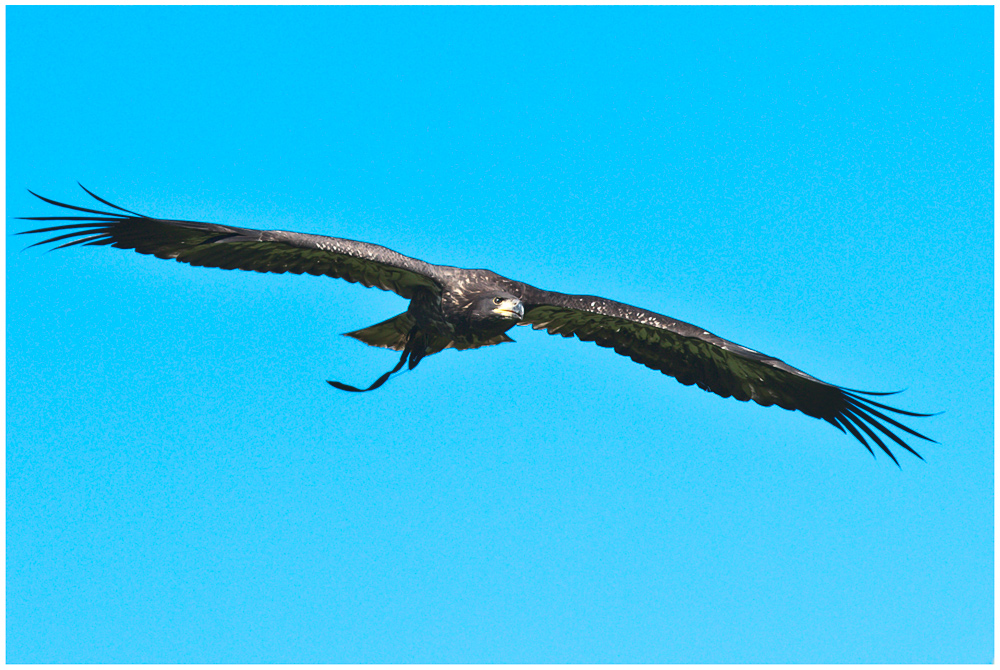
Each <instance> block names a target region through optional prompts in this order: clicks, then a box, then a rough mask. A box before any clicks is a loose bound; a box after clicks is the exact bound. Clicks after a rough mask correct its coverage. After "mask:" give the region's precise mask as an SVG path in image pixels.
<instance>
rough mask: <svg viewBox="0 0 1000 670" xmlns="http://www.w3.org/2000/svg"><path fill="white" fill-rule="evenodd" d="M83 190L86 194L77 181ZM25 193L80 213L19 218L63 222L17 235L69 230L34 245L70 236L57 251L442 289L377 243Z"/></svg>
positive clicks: (419, 267) (427, 267) (430, 274)
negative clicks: (126, 254)
mask: <svg viewBox="0 0 1000 670" xmlns="http://www.w3.org/2000/svg"><path fill="white" fill-rule="evenodd" d="M80 188H83V190H84V191H87V189H86V188H84V187H83V186H82V185H81V186H80ZM29 193H31V194H32V195H34V196H35V197H37V198H40V199H41V200H44V201H45V202H47V203H49V204H52V205H56V206H58V207H62V208H63V209H68V210H73V211H77V212H83V213H84V214H85V215H84V216H71V215H68V214H65V213H64V214H60V215H59V216H27V217H22V218H23V219H24V220H27V221H59V222H63V225H58V226H50V227H47V228H38V229H36V230H26V231H24V232H22V233H19V234H20V235H25V234H30V233H51V232H62V231H69V232H63V233H62V234H60V235H57V236H55V237H52V238H49V239H46V240H42V241H41V242H37V243H36V244H33V245H31V246H37V245H38V244H47V243H51V242H60V241H62V240H69V241H68V242H65V243H64V244H61V245H59V246H58V247H55V248H57V249H61V248H62V247H69V246H73V245H76V244H83V245H87V246H91V245H107V244H110V245H111V246H114V247H118V248H119V249H134V250H136V251H138V252H139V253H140V254H151V255H153V256H156V257H157V258H166V259H171V258H172V259H174V260H177V261H180V262H182V263H189V264H191V265H202V266H208V267H214V268H222V269H225V270H233V269H239V270H254V271H256V272H274V273H276V274H281V273H283V272H291V273H293V274H302V273H308V274H311V275H326V276H327V277H334V278H337V279H346V280H347V281H350V282H358V283H361V284H364V285H365V286H369V287H371V286H375V287H378V288H380V289H383V290H386V291H393V292H394V293H398V294H399V295H401V296H403V297H404V298H412V297H413V292H414V290H415V289H417V288H424V289H429V290H431V291H433V292H437V291H440V285H439V284H438V282H437V281H436V280H435V278H434V277H435V266H433V265H431V264H429V263H424V262H423V261H419V260H417V259H415V258H409V257H408V256H403V255H402V254H398V253H396V252H395V251H392V250H391V249H386V248H385V247H380V246H378V245H376V244H368V243H366V242H355V241H353V240H344V239H340V238H337V237H325V236H323V235H306V234H303V233H290V232H286V231H283V230H254V229H252V228H237V227H235V226H224V225H221V224H217V223H202V222H200V221H180V220H173V219H154V218H151V217H148V216H143V215H142V214H137V213H135V212H131V211H129V210H127V209H123V208H121V207H119V206H117V205H113V204H111V203H110V202H108V201H106V200H104V199H102V198H99V197H98V196H96V195H94V194H93V193H91V192H90V191H87V193H88V194H90V195H91V196H92V197H93V198H95V199H96V200H98V201H99V202H101V203H103V204H104V205H107V206H108V207H111V208H113V209H115V210H117V211H114V212H111V211H101V210H96V209H87V208H84V207H76V206H74V205H67V204H65V203H61V202H56V201H55V200H50V199H49V198H44V197H42V196H40V195H38V194H37V193H33V192H31V191H29Z"/></svg>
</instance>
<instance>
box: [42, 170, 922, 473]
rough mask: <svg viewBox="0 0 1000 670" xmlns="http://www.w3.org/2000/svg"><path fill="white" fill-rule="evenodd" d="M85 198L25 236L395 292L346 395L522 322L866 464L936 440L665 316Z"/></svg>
mask: <svg viewBox="0 0 1000 670" xmlns="http://www.w3.org/2000/svg"><path fill="white" fill-rule="evenodd" d="M81 188H82V187H81ZM84 190H85V191H87V189H84ZM87 193H88V194H90V195H91V196H92V197H94V198H95V199H96V200H98V201H99V202H101V203H102V204H104V205H106V206H108V207H111V208H112V209H114V210H116V211H102V210H96V209H88V208H84V207H76V206H74V205H68V204H64V203H61V202H56V201H55V200H50V199H48V198H43V197H42V196H38V195H37V194H33V195H36V196H37V197H38V198H41V199H42V200H44V201H45V202H47V203H50V204H52V205H56V206H58V207H62V208H64V209H68V210H74V211H77V212H82V213H83V214H84V215H83V216H80V215H74V216H70V215H66V214H61V215H59V216H44V217H43V216H36V217H24V218H26V219H28V220H32V221H57V222H61V224H62V225H57V226H50V227H46V228H39V229H36V230H29V231H24V233H48V232H56V231H58V232H60V234H59V235H57V236H55V237H52V238H49V239H46V240H43V241H41V242H38V243H37V244H45V243H52V242H61V241H63V240H67V241H66V242H64V243H63V244H61V245H59V247H56V248H62V247H69V246H73V245H78V244H81V245H87V246H93V245H111V246H114V247H118V248H120V249H134V250H135V251H137V252H139V253H142V254H151V255H153V256H156V257H157V258H165V259H174V260H177V261H180V262H182V263H188V264H190V265H200V266H207V267H217V268H223V269H229V270H231V269H240V270H254V271H256V272H274V273H279V274H280V273H284V272H291V273H294V274H302V273H308V274H312V275H325V276H328V277H334V278H338V279H346V280H347V281H350V282H358V283H361V284H363V285H365V286H369V287H371V286H374V287H377V288H381V289H383V290H386V291H393V292H395V293H397V294H399V295H400V296H402V297H404V298H407V299H408V300H410V306H409V309H407V311H406V312H404V313H402V314H399V315H397V316H395V317H393V318H391V319H388V320H386V321H383V322H382V323H378V324H375V325H373V326H369V327H368V328H363V329H361V330H357V331H354V332H352V333H347V335H349V336H351V337H354V338H356V339H358V340H361V341H362V342H365V343H367V344H370V345H372V346H377V347H386V348H389V349H394V350H397V351H402V356H401V357H400V360H399V363H398V364H397V365H396V367H395V368H393V369H392V370H390V371H389V372H387V373H385V374H384V375H382V377H380V378H379V379H378V380H376V381H375V383H373V384H372V385H371V386H369V387H368V388H367V389H358V388H355V387H353V386H348V385H346V384H342V383H340V382H329V383H330V384H331V385H333V386H335V387H336V388H339V389H342V390H348V391H361V390H372V389H375V388H378V387H379V386H381V385H382V384H383V383H384V382H385V381H386V380H387V379H388V378H389V376H390V375H391V374H393V373H394V372H396V371H398V370H400V369H401V368H402V367H403V365H404V364H407V363H408V364H409V367H410V368H411V369H412V368H413V367H415V366H416V365H417V364H418V363H419V362H420V360H421V359H422V358H423V357H424V356H429V355H431V354H435V353H437V352H439V351H442V350H444V349H447V348H454V349H459V350H462V349H475V348H478V347H484V346H490V345H494V344H499V343H501V342H510V341H512V340H511V339H510V338H509V337H508V336H507V335H506V332H507V331H508V330H509V329H510V328H511V327H513V326H514V325H515V324H520V325H530V326H532V327H533V328H535V329H536V330H541V329H544V330H546V331H547V332H549V333H551V334H553V335H556V334H558V335H562V336H563V337H573V336H575V337H577V338H579V339H580V340H583V341H585V342H595V343H596V344H597V345H598V346H602V347H608V348H613V349H614V350H615V351H616V352H617V353H619V354H621V355H623V356H628V357H629V358H631V359H632V360H634V361H636V362H637V363H642V364H643V365H645V366H647V367H649V368H652V369H654V370H659V371H661V372H663V373H664V374H667V375H670V376H672V377H675V378H676V379H677V380H678V381H679V382H681V383H682V384H686V385H692V384H696V385H698V386H699V387H700V388H702V389H705V390H706V391H711V392H712V393H716V394H718V395H720V396H722V397H724V398H728V397H733V398H736V399H737V400H743V401H747V400H753V401H754V402H756V403H758V404H760V405H764V406H768V405H778V406H779V407H783V408H785V409H789V410H799V411H801V412H803V413H805V414H808V415H809V416H813V417H817V418H820V419H823V420H825V421H827V422H829V423H831V424H832V425H834V426H836V427H837V428H839V429H840V430H841V431H845V432H849V433H850V434H851V435H853V436H854V437H855V438H857V439H858V440H859V441H860V442H861V443H862V444H863V445H864V446H865V447H866V448H867V449H868V450H869V451H870V452H872V453H873V454H874V452H873V451H872V448H871V446H869V443H868V441H869V440H870V441H872V442H874V443H875V444H876V445H878V446H879V447H881V448H882V450H883V451H885V453H887V454H888V455H889V457H890V458H892V459H893V461H896V458H895V456H894V455H893V454H892V451H891V450H890V449H889V448H888V446H887V445H886V443H885V441H884V438H886V437H887V438H889V440H891V441H892V442H895V443H896V444H898V445H899V446H901V447H903V448H904V449H906V450H907V451H909V452H911V453H912V454H914V455H915V456H917V457H918V458H919V457H920V455H919V454H917V452H916V451H914V450H913V449H912V448H910V446H909V445H908V444H907V443H906V442H905V441H904V440H903V439H902V438H901V437H900V436H899V435H897V434H896V432H894V431H903V432H905V433H908V434H910V435H912V436H914V437H918V438H920V439H923V440H928V441H933V440H930V439H929V438H927V437H925V436H923V435H921V434H920V433H918V432H916V431H914V430H912V429H911V428H908V427H907V426H904V425H903V424H901V423H900V422H899V421H897V420H896V419H894V418H892V417H890V416H888V415H887V414H886V412H891V413H895V414H901V415H906V416H916V417H921V416H929V415H927V414H918V413H916V412H907V411H904V410H900V409H896V408H893V407H889V406H887V405H883V404H881V403H879V402H875V401H874V400H871V399H870V398H866V397H864V396H880V395H888V394H885V393H873V392H866V391H853V390H849V389H845V388H841V387H839V386H835V385H833V384H828V383H826V382H823V381H820V380H819V379H816V378H815V377H811V376H810V375H807V374H806V373H804V372H802V371H801V370H797V369H796V368H793V367H791V366H790V365H787V364H786V363H784V362H782V361H780V360H778V359H776V358H772V357H770V356H767V355H765V354H762V353H760V352H757V351H754V350H752V349H747V348H746V347H743V346H740V345H738V344H735V343H733V342H729V341H727V340H724V339H722V338H720V337H717V336H715V335H713V334H712V333H709V332H708V331H706V330H703V329H701V328H699V327H697V326H692V325H691V324H688V323H684V322H682V321H677V320H675V319H671V318H669V317H666V316H663V315H662V314H657V313H655V312H650V311H648V310H644V309H640V308H638V307H633V306H631V305H625V304H623V303H619V302H615V301H613V300H607V299H605V298H599V297H596V296H583V295H566V294H563V293H554V292H551V291H543V290H541V289H537V288H535V287H533V286H529V285H528V284H524V283H522V282H519V281H514V280H511V279H507V278H506V277H501V276H500V275H498V274H496V273H494V272H490V271H489V270H467V269H463V268H456V267H449V266H446V265H431V264H429V263H425V262H423V261H420V260H417V259H415V258H410V257H408V256H403V255H402V254H399V253H396V252H395V251H392V250H391V249H387V248H385V247H381V246H378V245H375V244H368V243H366V242H355V241H353V240H345V239H340V238H335V237H325V236H322V235H307V234H303V233H292V232H286V231H281V230H255V229H251V228H240V227H235V226H228V225H221V224H215V223H203V222H199V221H184V220H173V219H156V218H151V217H147V216H144V215H142V214H137V213H135V212H131V211H129V210H126V209H123V208H121V207H118V206H117V205H113V204H111V203H110V202H107V201H106V200H103V199H102V198H99V197H98V196H96V195H94V194H93V193H90V191H87ZM22 234H23V233H22ZM32 246H35V245H32ZM866 438H867V439H866ZM897 464H898V462H897Z"/></svg>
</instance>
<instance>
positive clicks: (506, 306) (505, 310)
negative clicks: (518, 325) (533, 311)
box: [493, 300, 524, 321]
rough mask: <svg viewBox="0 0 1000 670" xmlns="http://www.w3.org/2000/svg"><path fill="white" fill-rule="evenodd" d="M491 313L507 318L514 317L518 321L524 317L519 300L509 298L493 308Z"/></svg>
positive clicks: (522, 306) (522, 307)
mask: <svg viewBox="0 0 1000 670" xmlns="http://www.w3.org/2000/svg"><path fill="white" fill-rule="evenodd" d="M493 313H494V314H499V315H501V316H505V317H507V318H508V319H516V320H518V321H520V320H521V319H523V318H524V305H522V304H521V303H520V302H514V301H513V300H509V301H507V302H504V303H503V304H502V305H500V306H499V307H497V308H496V309H495V310H493Z"/></svg>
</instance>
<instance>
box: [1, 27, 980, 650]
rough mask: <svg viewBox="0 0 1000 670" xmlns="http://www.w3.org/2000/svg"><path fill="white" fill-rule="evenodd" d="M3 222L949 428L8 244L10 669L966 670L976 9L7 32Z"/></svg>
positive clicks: (199, 275) (136, 260) (971, 511)
mask: <svg viewBox="0 0 1000 670" xmlns="http://www.w3.org/2000/svg"><path fill="white" fill-rule="evenodd" d="M6 11H7V214H8V217H11V216H20V215H28V216H30V215H46V214H51V213H53V212H52V210H51V208H49V207H48V206H46V205H45V204H44V203H41V202H39V201H36V200H34V199H33V198H32V197H31V196H30V195H28V193H27V192H26V190H25V189H27V188H31V189H32V190H36V191H38V192H40V193H42V194H44V195H48V196H49V197H54V198H57V199H63V200H69V201H71V202H75V203H77V204H87V198H86V195H85V194H84V193H83V192H82V191H80V190H79V189H78V188H77V187H76V185H75V184H76V182H77V181H80V182H82V183H83V184H84V185H86V186H87V187H88V188H90V189H92V190H94V191H95V192H97V193H98V194H100V195H102V196H104V197H106V198H108V199H110V200H111V201H112V202H116V203H118V204H121V205H123V206H125V207H128V208H130V209H134V210H138V211H140V212H143V213H148V214H151V215H156V216H161V217H166V218H170V217H174V218H190V219H201V220H209V221H218V222H227V223H235V224H238V225H244V226H249V227H259V228H278V229H286V230H297V231H304V232H312V233H319V234H328V235H334V236H338V237H347V238H351V239H359V240H365V241H370V242H375V243H379V244H383V245H386V246H389V247H390V248H393V249H395V250H397V251H400V252H402V253H405V254H408V255H412V256H416V257H418V258H421V259H423V260H426V261H429V262H434V263H443V264H448V265H458V266H465V267H487V268H490V269H492V270H495V271H497V272H499V273H501V274H503V275H506V276H509V277H512V278H515V279H519V280H522V281H526V282H528V283H531V284H534V285H536V286H540V287H543V288H547V289H551V290H557V291H563V292H569V293H592V294H597V295H601V296H605V297H609V298H613V299H616V300H619V301H622V302H626V303H630V304H635V305H639V306H642V307H645V308H648V309H652V310H654V311H657V312H661V313H664V314H668V315H670V316H672V317H675V318H678V319H681V320H684V321H689V322H691V323H695V324H697V325H699V326H702V327H704V328H707V329H708V330H710V331H712V332H714V333H716V334H718V335H720V336H722V337H725V338H727V339H731V340H733V341H736V342H739V343H741V344H744V345H746V346H749V347H751V348H754V349H757V350H760V351H764V352H767V353H769V354H771V355H774V356H776V357H778V358H781V359H782V360H785V361H786V362H788V363H790V364H792V365H795V366H796V367H800V368H802V369H803V370H805V371H807V372H809V373H810V374H813V375H815V376H817V377H819V378H821V379H824V380H827V381H830V382H834V383H837V384H841V385H844V386H847V387H851V388H861V389H871V390H896V389H901V388H905V389H906V392H905V393H903V394H902V395H900V396H897V397H896V399H895V402H896V404H898V405H899V406H902V407H905V408H908V409H912V410H916V411H930V412H937V411H940V412H943V413H942V414H941V415H939V416H936V417H933V418H928V419H915V420H913V421H912V422H911V425H913V426H914V427H916V428H917V429H918V430H920V431H922V432H924V433H926V434H927V435H929V436H931V437H933V438H934V439H936V440H937V441H938V442H939V444H926V443H924V444H920V445H915V446H918V449H919V451H920V452H921V453H922V454H923V455H924V457H925V458H926V460H927V462H926V463H922V462H920V461H919V460H917V459H916V458H914V457H912V456H910V455H908V454H901V455H900V461H901V465H902V467H901V468H896V467H895V466H894V465H893V464H892V462H891V461H890V460H889V459H888V458H886V457H884V456H881V457H879V458H878V459H876V460H872V458H871V456H870V455H869V454H868V452H867V451H865V449H864V448H863V447H862V446H860V445H859V444H857V443H856V442H855V441H854V440H853V439H851V438H849V437H847V436H845V435H843V434H841V433H840V432H838V431H837V430H835V429H833V428H832V427H831V426H829V425H827V424H825V423H824V422H821V421H817V420H814V419H811V418H809V417H806V416H804V415H802V414H801V413H793V412H786V411H783V410H779V409H777V408H766V409H765V408H761V407H759V406H756V405H753V404H746V403H740V402H737V401H734V400H732V399H729V400H724V399H721V398H719V397H716V396H714V395H711V394H708V393H705V392H702V391H700V390H698V389H696V388H690V387H684V386H681V385H680V384H678V383H677V382H676V381H674V380H672V379H670V378H668V377H665V376H663V375H661V374H658V373H655V372H653V371H651V370H648V369H646V368H644V367H642V366H638V365H636V364H634V363H632V362H630V361H629V360H627V359H625V358H622V357H619V356H616V355H614V354H613V353H612V352H610V351H608V350H604V349H599V348H598V347H595V346H593V345H591V344H585V343H581V342H578V341H575V340H572V341H571V340H564V339H562V338H557V337H551V336H548V335H545V334H543V333H541V332H534V331H531V330H530V329H525V328H517V329H515V330H514V331H513V332H512V333H511V334H512V336H513V337H514V339H515V340H517V343H516V344H505V345H502V346H497V347H491V348H488V349H482V350H478V351H472V352H454V351H448V352H445V353H442V354H440V355H437V356H433V357H431V358H429V359H426V360H425V361H424V362H423V363H421V365H420V367H419V368H417V369H416V370H414V371H412V372H407V373H404V374H403V375H401V376H400V377H398V378H396V379H393V380H392V381H391V382H390V383H389V384H387V385H386V386H385V387H383V388H382V389H380V390H378V391H377V392H373V393H369V394H363V395H360V396H355V395H351V394H345V393H341V392H337V391H335V390H333V389H331V388H330V387H329V386H328V385H327V384H325V383H324V380H326V379H339V380H343V381H347V382H348V383H354V384H362V383H364V384H367V383H368V382H370V381H371V380H373V379H374V378H375V377H376V376H377V375H378V374H380V373H381V372H382V371H384V370H386V369H388V368H389V367H391V366H392V364H393V363H394V362H395V356H394V355H392V354H391V352H386V351H383V350H379V349H373V348H370V347H366V346H365V345H363V344H361V343H359V342H356V341H354V340H351V339H349V338H344V337H340V336H339V335H338V334H339V333H343V332H347V331H350V330H355V329H358V328H361V327H364V326H367V325H370V324H372V323H375V322H378V321H381V320H383V319H385V318H387V317H389V316H392V315H394V314H397V313H399V312H401V311H403V309H405V302H404V301H403V300H401V299H400V298H398V297H397V296H395V295H392V294H388V293H382V292H380V291H376V290H373V289H369V290H366V289H363V288H361V287H359V286H356V285H351V284H348V283H346V282H341V281H335V280H331V279H326V278H313V277H296V276H287V277H286V276H273V275H267V276H265V275H258V274H255V273H240V272H225V271H221V270H210V269H203V268H191V267H187V266H183V265H181V264H178V263H172V262H165V261H161V260H157V259H153V258H149V257H141V256H139V255H136V254H132V253H125V252H121V251H117V250H113V249H110V248H74V249H69V250H61V251H58V252H53V253H45V252H44V251H41V250H39V249H32V250H29V251H23V248H24V246H26V244H27V243H29V242H30V240H26V239H25V238H15V237H11V236H10V233H12V232H14V231H17V230H23V229H25V228H26V227H27V225H26V223H25V222H19V221H15V220H12V219H10V218H8V237H7V256H6V262H7V275H6V276H7V405H6V409H7V459H6V467H7V471H6V472H7V482H6V483H7V508H6V511H7V547H6V550H7V584H6V586H7V631H6V632H7V660H8V661H10V662H17V663H33V662H55V663H75V662H92V663H101V662H154V663H164V662H166V663H170V662H174V663H186V662H262V663H264V662H495V661H496V662H515V663H519V662H637V663H648V662H669V663H684V662H706V663H717V662H730V663H739V662H818V663H829V662H854V663H857V662H912V663H921V662H938V663H941V662H979V663H984V662H990V661H991V660H992V658H993V593H994V588H993V289H992V287H993V195H994V194H993V116H992V111H993V33H992V29H993V9H992V8H991V7H973V8H968V7H966V8H931V7H923V8H916V9H914V8H764V9H760V8H688V7H683V8H681V7H675V8H624V7H622V8H596V7H593V8H563V9H554V8H236V9H234V8H207V7H202V8H193V7H174V8H148V7H143V8H97V7H91V8H79V7H74V8H64V7H9V8H7V10H6Z"/></svg>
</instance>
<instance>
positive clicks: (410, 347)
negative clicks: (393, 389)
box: [326, 327, 424, 393]
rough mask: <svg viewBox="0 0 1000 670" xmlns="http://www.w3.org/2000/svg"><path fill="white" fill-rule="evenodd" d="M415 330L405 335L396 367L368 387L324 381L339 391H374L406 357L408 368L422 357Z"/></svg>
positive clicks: (404, 361) (399, 366)
mask: <svg viewBox="0 0 1000 670" xmlns="http://www.w3.org/2000/svg"><path fill="white" fill-rule="evenodd" d="M416 330H417V329H416V327H414V329H413V330H411V331H410V333H409V335H408V336H407V338H406V346H404V347H403V355H402V356H400V357H399V362H398V363H396V367H394V368H393V369H392V370H389V371H388V372H386V373H385V374H384V375H382V376H381V377H379V378H378V379H376V380H375V381H374V382H373V383H372V385H371V386H369V387H368V388H366V389H359V388H357V387H354V386H348V385H347V384H342V383H340V382H332V381H327V382H326V383H327V384H329V385H330V386H332V387H333V388H335V389H340V390H341V391H351V392H352V393H364V392H366V391H374V390H375V389H377V388H378V387H379V386H381V385H382V384H384V383H386V382H387V381H389V377H391V376H392V375H394V374H396V373H397V372H399V371H400V370H401V369H402V368H403V366H404V365H405V364H406V359H407V358H409V359H410V369H411V370H412V369H413V368H414V367H416V365H417V362H419V361H420V359H421V358H422V357H423V349H424V347H423V346H420V345H417V344H416V339H417V338H416V337H415V335H416ZM415 361H416V362H415Z"/></svg>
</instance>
